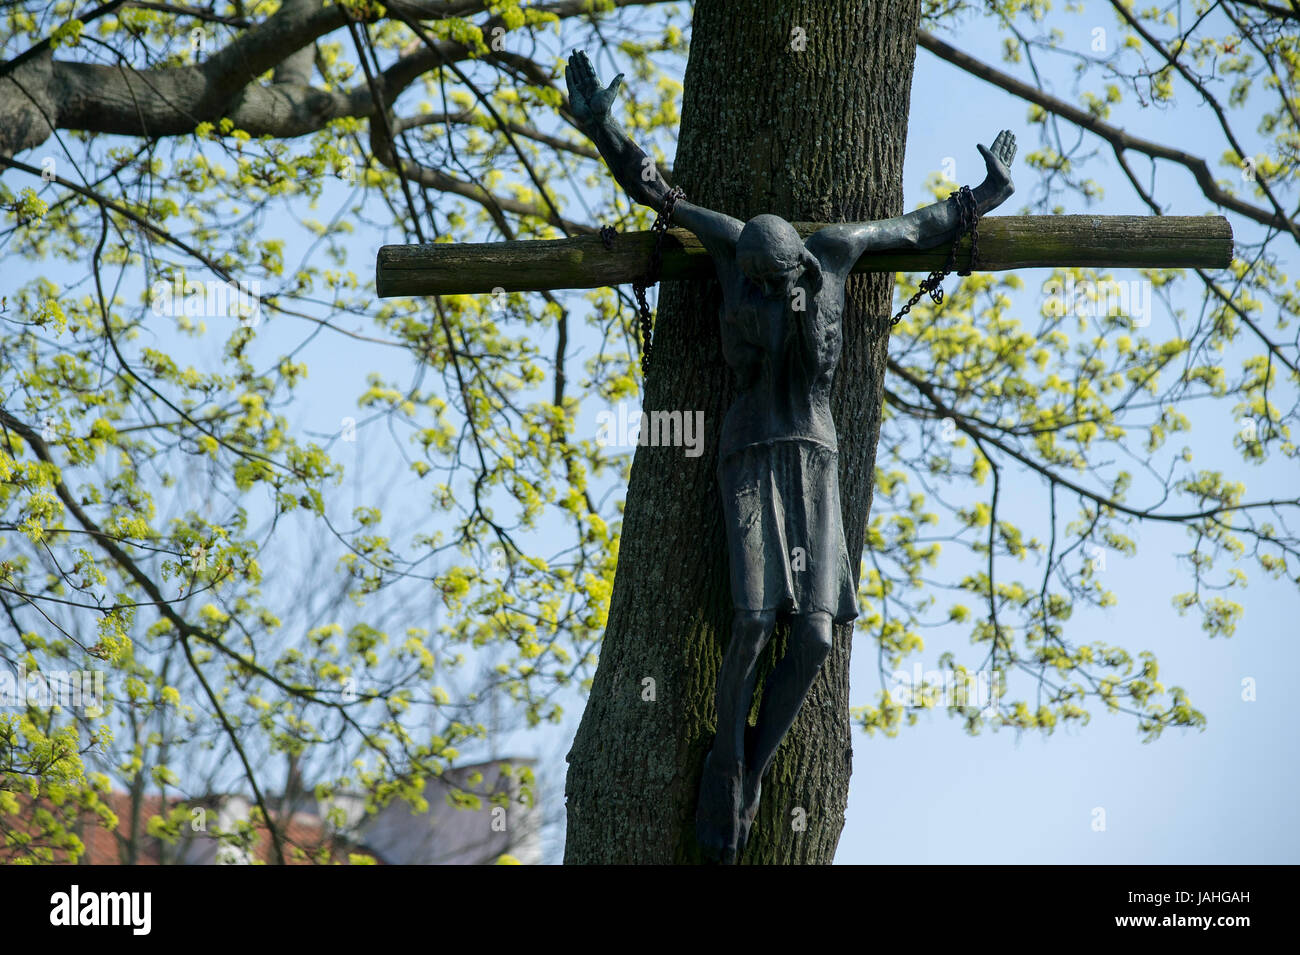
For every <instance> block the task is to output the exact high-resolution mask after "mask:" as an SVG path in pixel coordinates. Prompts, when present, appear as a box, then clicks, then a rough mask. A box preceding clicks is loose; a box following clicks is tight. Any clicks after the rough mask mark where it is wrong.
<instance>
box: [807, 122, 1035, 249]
mask: <svg viewBox="0 0 1300 955" xmlns="http://www.w3.org/2000/svg"><path fill="white" fill-rule="evenodd" d="M978 148H979V151H980V155H982V156H983V157H984V164H985V166H986V167H987V169H988V175H987V176H985V178H984V181H983V182H982V183H980V184H979V185H978V186H976V187H975V188H974V189H973V190H971V191H972V193H974V196H975V206H976V209H977V210H978V211H979V214H980V215H981V216H982V215H984V214H985V213H986V212H989V211H990V210H992V209H995V208H997V207H998V206H999V205H1001V204H1002V203H1003V202H1005V201H1006V200H1007V199H1008V198H1009V197H1010V196H1011V194H1012V193H1013V192H1014V191H1015V186H1014V185H1013V184H1012V182H1011V168H1010V167H1011V161H1012V160H1013V159H1014V158H1015V155H1016V137H1015V136H1013V135H1011V130H1009V129H1004V130H1002V132H1000V133H998V135H997V138H996V139H994V140H993V145H992V147H989V148H985V147H984V146H979V147H978ZM958 227H959V218H958V212H957V203H956V201H955V200H953V199H947V200H944V201H943V202H936V203H934V204H933V205H929V206H925V207H924V208H921V209H918V210H916V211H915V212H909V213H908V214H907V215H905V216H897V217H895V218H893V219H881V220H879V221H877V222H846V223H843V224H837V225H829V226H826V227H825V228H822V229H819V230H817V232H815V233H813V235H811V236H809V238H808V243H807V244H808V250H809V251H810V252H812V253H813V254H814V255H816V256H817V258H818V259H820V260H821V262H822V263H823V265H824V266H825V267H826V268H828V269H829V270H830V271H832V272H836V273H842V274H845V275H847V274H848V272H849V271H850V270H851V269H852V268H853V265H854V263H856V262H857V261H858V259H859V257H861V255H862V254H863V253H864V252H870V251H885V250H893V249H932V248H934V247H935V246H938V245H944V244H946V243H949V242H951V241H952V240H953V239H954V238H956V235H957V229H958Z"/></svg>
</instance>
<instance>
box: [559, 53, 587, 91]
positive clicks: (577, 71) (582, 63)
mask: <svg viewBox="0 0 1300 955" xmlns="http://www.w3.org/2000/svg"><path fill="white" fill-rule="evenodd" d="M590 73H591V61H589V60H588V59H587V54H586V52H585V51H583V50H574V51H573V55H572V56H571V57H569V69H568V72H567V73H566V74H565V75H566V76H567V75H569V74H572V75H573V81H572V82H573V86H574V87H575V88H577V89H579V90H581V89H584V88H585V87H586V85H587V77H588V76H589V75H590Z"/></svg>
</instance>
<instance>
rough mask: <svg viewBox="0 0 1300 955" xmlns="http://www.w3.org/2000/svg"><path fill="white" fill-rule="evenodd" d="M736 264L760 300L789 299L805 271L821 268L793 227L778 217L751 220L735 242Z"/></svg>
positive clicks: (758, 217) (761, 217) (764, 216)
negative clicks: (760, 296) (757, 293)
mask: <svg viewBox="0 0 1300 955" xmlns="http://www.w3.org/2000/svg"><path fill="white" fill-rule="evenodd" d="M736 264H738V265H739V266H740V270H741V271H742V272H744V273H745V277H746V278H748V279H749V280H750V281H751V282H753V283H754V285H756V286H757V287H758V289H759V291H761V292H762V293H763V297H764V298H781V297H783V296H787V295H789V294H790V293H791V292H792V291H793V290H794V286H795V283H796V282H798V281H799V277H800V276H801V275H803V273H804V272H805V271H807V270H811V271H814V272H817V273H818V274H819V276H820V272H821V268H820V265H819V264H818V262H817V259H816V257H815V256H814V255H813V254H812V253H811V252H809V251H808V249H807V247H806V246H805V245H804V244H803V239H801V238H800V237H799V233H798V232H796V231H795V228H794V226H792V225H790V223H788V222H786V221H785V220H784V219H782V218H781V217H780V216H773V215H761V216H755V217H754V218H752V219H750V220H749V221H748V222H746V223H745V227H744V228H743V229H741V230H740V238H739V239H737V240H736Z"/></svg>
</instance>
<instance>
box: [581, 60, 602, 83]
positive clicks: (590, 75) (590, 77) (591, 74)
mask: <svg viewBox="0 0 1300 955" xmlns="http://www.w3.org/2000/svg"><path fill="white" fill-rule="evenodd" d="M582 77H583V80H584V82H586V84H587V87H588V88H589V89H592V90H598V89H600V79H599V77H597V76H596V68H595V67H594V66H592V64H591V57H589V56H587V52H586V51H585V50H584V51H583V52H582Z"/></svg>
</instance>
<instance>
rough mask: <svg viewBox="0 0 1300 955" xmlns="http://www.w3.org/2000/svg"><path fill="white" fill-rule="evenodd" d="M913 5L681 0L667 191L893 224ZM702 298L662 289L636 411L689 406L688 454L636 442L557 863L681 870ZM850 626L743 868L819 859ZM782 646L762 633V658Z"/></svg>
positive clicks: (864, 490) (879, 301)
mask: <svg viewBox="0 0 1300 955" xmlns="http://www.w3.org/2000/svg"><path fill="white" fill-rule="evenodd" d="M918 16H919V4H918V0H868V2H863V0H801V2H794V0H698V2H697V3H696V5H695V14H694V26H693V32H692V38H691V52H690V60H689V63H688V65H687V69H686V78H685V94H684V101H683V108H682V124H681V136H680V140H679V145H678V152H677V158H676V162H675V164H674V166H673V177H674V179H675V181H676V183H677V184H678V185H680V186H681V187H682V188H683V189H685V191H686V194H687V196H688V197H689V198H690V199H691V201H692V202H695V203H698V204H702V205H705V206H709V207H711V208H714V209H718V210H720V211H723V212H727V213H729V214H731V215H733V216H736V217H737V218H739V219H742V220H746V219H749V218H751V217H753V216H755V215H758V214H760V213H765V212H768V213H775V214H777V215H781V216H783V217H785V218H786V219H789V220H804V221H822V222H826V221H855V220H865V219H881V218H887V217H889V216H893V215H898V214H899V213H900V212H902V198H903V193H902V169H903V148H904V141H905V139H906V135H907V114H908V103H909V94H910V90H911V83H912V68H913V61H914V58H915V51H916V24H917V19H918ZM801 39H806V44H803V43H801V42H800V41H801ZM801 45H802V46H804V48H803V49H799V47H800V46H801ZM891 279H892V276H890V275H858V276H854V277H853V278H852V279H851V280H850V283H849V298H848V303H847V305H846V307H845V311H844V351H843V357H842V359H841V363H840V367H839V370H838V372H837V375H836V381H835V390H834V395H833V409H834V414H835V420H836V427H837V429H838V431H839V445H840V487H841V494H842V502H843V507H844V527H845V531H846V534H847V537H848V545H849V552H850V556H851V557H858V556H859V555H860V554H861V551H862V547H863V541H864V538H865V529H866V521H867V514H868V512H869V511H870V506H871V490H872V478H873V474H874V467H875V456H876V443H877V440H878V438H879V434H880V410H881V401H882V391H881V387H882V381H883V376H884V369H885V356H886V346H887V344H888V338H889V317H888V315H889V306H890V291H891V285H892V282H891ZM718 305H719V294H718V288H717V283H716V281H709V282H699V283H690V284H687V283H666V284H665V285H664V287H663V289H662V294H661V298H660V304H659V315H658V320H657V328H656V341H655V347H654V352H653V358H652V362H653V364H652V368H651V374H650V379H649V382H648V387H647V390H646V395H645V410H647V411H653V410H658V409H663V410H681V411H688V410H689V411H692V412H693V411H695V410H700V409H702V410H703V412H704V421H705V430H706V444H705V453H704V454H703V455H701V456H700V457H698V458H688V457H685V456H684V454H683V450H682V449H681V448H671V447H650V446H648V445H646V446H642V447H640V448H638V450H637V453H636V457H635V460H634V462H633V466H632V474H631V480H630V483H629V486H628V493H627V506H626V511H625V515H624V525H623V536H622V544H621V549H620V553H619V558H620V559H619V564H618V574H617V577H616V579H615V583H614V592H613V595H612V599H611V604H610V614H609V622H608V626H607V629H606V631H605V637H604V645H603V648H602V650H601V656H600V663H599V667H598V669H597V671H596V676H595V681H594V685H593V687H592V691H591V696H590V699H589V702H588V704H587V709H586V712H585V713H584V715H583V719H582V723H581V725H580V726H579V729H578V733H577V737H576V739H575V740H574V744H573V749H572V751H571V752H570V754H569V764H570V765H569V775H568V783H567V801H568V841H567V845H566V849H565V861H566V862H568V863H609V862H623V863H674V862H677V863H680V862H695V861H698V860H699V852H698V848H697V847H696V845H695V837H694V815H695V800H696V793H697V789H698V786H699V778H700V771H701V765H702V762H703V759H704V754H705V752H706V751H707V749H708V746H709V745H710V742H711V738H712V735H713V731H714V721H715V719H716V713H715V709H714V684H715V682H716V680H717V673H718V667H719V665H720V663H721V659H722V652H723V650H724V648H725V641H726V639H727V638H728V634H729V631H730V616H731V600H730V595H729V592H728V587H727V565H726V560H727V558H726V548H725V536H724V530H723V526H722V522H721V505H720V499H719V496H718V490H717V484H716V480H715V476H714V468H715V467H716V453H717V442H718V427H719V426H720V424H721V422H722V418H723V415H724V413H725V412H726V409H727V407H728V406H729V404H730V403H731V401H732V398H733V397H734V382H733V381H732V377H731V373H730V371H729V370H728V368H727V366H726V364H725V363H724V362H723V359H722V353H721V346H720V342H719V332H718V327H717V321H718V319H717V314H718ZM851 637H852V630H851V628H848V627H841V628H837V630H836V633H835V648H834V650H833V651H832V654H831V656H830V659H829V660H828V661H827V663H826V665H825V666H824V667H823V670H822V672H821V674H820V675H819V677H818V679H817V681H816V683H814V685H813V689H812V691H811V693H810V694H809V697H808V699H807V701H806V702H805V704H804V707H803V710H802V712H801V713H800V716H799V719H798V720H797V722H796V723H795V725H794V727H793V728H792V729H791V731H790V734H789V736H788V737H787V738H786V740H785V743H784V744H783V745H782V747H781V751H780V753H779V754H778V756H777V759H776V761H775V762H774V763H773V766H772V769H771V771H770V773H769V775H768V778H767V781H766V782H765V783H764V788H763V801H762V810H761V812H760V814H759V817H758V820H757V822H756V824H755V827H754V833H753V835H752V836H751V840H750V844H749V846H748V848H747V849H746V852H745V855H744V857H743V859H742V861H744V862H747V863H829V862H830V861H831V860H832V858H833V857H834V854H835V847H836V843H837V842H838V840H839V835H840V830H841V829H842V828H843V823H844V808H845V805H846V803H847V799H848V784H849V773H850V769H851V757H852V746H851V737H850V724H849V714H848V691H849V650H850V640H851ZM784 645H785V634H784V632H783V630H782V631H778V634H777V637H776V638H775V639H774V640H773V641H772V646H771V647H770V648H769V652H768V654H767V660H766V666H765V670H766V669H768V668H770V666H771V663H772V660H773V659H775V656H774V655H775V654H777V653H780V652H783V651H784ZM647 679H652V680H654V684H653V690H654V694H653V695H654V699H653V701H651V700H648V699H646V697H647V696H649V692H648V690H649V686H648V685H647V684H646V683H645V681H646V680H647ZM760 691H761V687H760ZM753 717H754V714H753V713H751V721H752V719H753ZM797 810H802V811H803V814H804V815H805V816H806V828H804V829H803V830H802V831H800V830H799V829H798V828H797V827H796V826H795V825H794V823H796V822H797V821H799V819H800V816H799V815H798V814H797Z"/></svg>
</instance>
